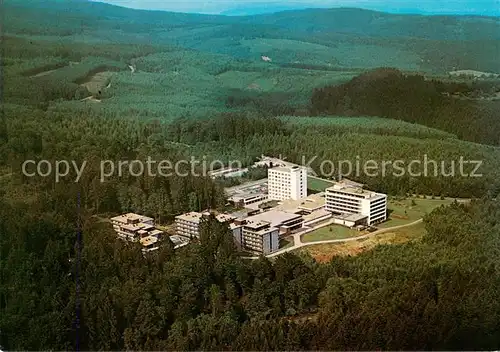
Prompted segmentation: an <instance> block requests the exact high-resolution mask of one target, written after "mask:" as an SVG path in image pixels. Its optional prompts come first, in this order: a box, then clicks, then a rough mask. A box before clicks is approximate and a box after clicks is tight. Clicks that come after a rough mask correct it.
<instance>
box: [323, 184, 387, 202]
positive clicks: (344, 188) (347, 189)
mask: <svg viewBox="0 0 500 352" xmlns="http://www.w3.org/2000/svg"><path fill="white" fill-rule="evenodd" d="M326 191H327V192H342V193H348V194H352V195H358V196H362V197H363V198H366V199H370V198H384V197H386V195H385V194H382V193H377V192H373V191H369V190H366V189H363V188H361V187H356V186H351V185H348V184H344V183H338V182H336V183H335V184H334V185H333V186H332V187H328V188H327V189H326Z"/></svg>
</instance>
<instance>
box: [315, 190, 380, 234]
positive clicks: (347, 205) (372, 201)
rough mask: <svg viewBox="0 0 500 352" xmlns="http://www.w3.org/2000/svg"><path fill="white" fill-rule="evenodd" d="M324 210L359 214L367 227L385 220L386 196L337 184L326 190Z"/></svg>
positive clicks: (335, 212)
mask: <svg viewBox="0 0 500 352" xmlns="http://www.w3.org/2000/svg"><path fill="white" fill-rule="evenodd" d="M325 209H326V210H327V211H330V212H332V213H334V214H361V215H364V216H366V224H367V225H373V224H377V223H380V222H383V221H385V220H386V219H387V195H385V194H381V193H376V192H371V191H368V190H365V189H363V188H362V186H359V185H352V184H348V183H343V182H338V183H336V184H335V185H334V186H333V187H330V188H327V189H326V207H325Z"/></svg>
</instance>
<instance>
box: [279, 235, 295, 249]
mask: <svg viewBox="0 0 500 352" xmlns="http://www.w3.org/2000/svg"><path fill="white" fill-rule="evenodd" d="M293 244H294V241H293V237H288V238H282V239H280V249H283V248H288V247H292V246H293Z"/></svg>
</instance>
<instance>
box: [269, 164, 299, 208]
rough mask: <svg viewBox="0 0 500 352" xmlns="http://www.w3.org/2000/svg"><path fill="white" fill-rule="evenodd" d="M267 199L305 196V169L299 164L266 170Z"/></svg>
mask: <svg viewBox="0 0 500 352" xmlns="http://www.w3.org/2000/svg"><path fill="white" fill-rule="evenodd" d="M267 177H268V193H269V199H272V200H288V199H294V200H298V199H303V198H305V197H307V169H306V168H305V167H301V166H292V167H275V168H272V169H269V170H268V171H267Z"/></svg>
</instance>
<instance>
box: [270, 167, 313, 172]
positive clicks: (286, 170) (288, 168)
mask: <svg viewBox="0 0 500 352" xmlns="http://www.w3.org/2000/svg"><path fill="white" fill-rule="evenodd" d="M273 170H274V171H282V172H292V171H298V170H307V169H306V168H305V167H302V166H298V165H296V166H277V167H273V168H271V169H269V171H273Z"/></svg>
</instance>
